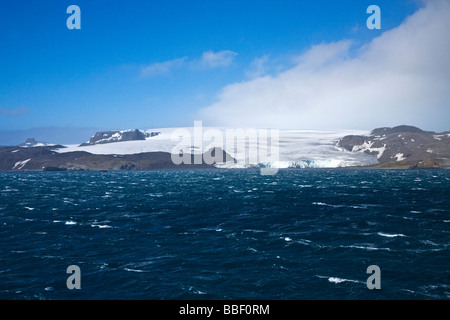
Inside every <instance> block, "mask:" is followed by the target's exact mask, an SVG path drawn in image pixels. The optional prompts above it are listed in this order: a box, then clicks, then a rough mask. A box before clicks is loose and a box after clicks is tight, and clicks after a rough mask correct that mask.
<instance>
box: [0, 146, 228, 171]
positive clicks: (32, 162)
mask: <svg viewBox="0 0 450 320" xmlns="http://www.w3.org/2000/svg"><path fill="white" fill-rule="evenodd" d="M58 148H64V147H63V146H61V145H56V146H47V147H34V148H23V147H0V170H1V171H65V170H153V169H195V168H215V167H214V165H212V164H208V163H205V162H204V161H202V159H204V156H205V155H207V153H209V154H208V155H209V156H210V157H212V158H215V157H216V155H217V156H219V155H220V152H222V159H224V161H234V159H233V158H232V157H231V156H230V155H228V154H227V153H225V152H224V151H223V150H222V149H219V148H214V149H210V150H209V151H208V152H205V153H204V154H203V155H202V154H198V155H195V156H194V155H191V161H190V163H191V164H180V165H175V164H174V163H173V161H172V158H171V154H170V153H167V152H146V153H139V154H129V155H95V154H91V153H88V152H84V151H77V152H67V153H58V152H55V151H54V149H58ZM196 157H199V158H198V159H197V158H196ZM202 157H203V158H202ZM199 159H200V160H199ZM216 159H217V158H216ZM196 160H197V161H196ZM196 163H199V164H196Z"/></svg>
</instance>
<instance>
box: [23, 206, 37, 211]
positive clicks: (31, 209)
mask: <svg viewBox="0 0 450 320" xmlns="http://www.w3.org/2000/svg"><path fill="white" fill-rule="evenodd" d="M25 209H27V210H30V211H33V210H34V209H35V208H31V207H25Z"/></svg>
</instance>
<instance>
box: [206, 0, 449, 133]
mask: <svg viewBox="0 0 450 320" xmlns="http://www.w3.org/2000/svg"><path fill="white" fill-rule="evenodd" d="M448 17H450V2H448V1H445V0H435V1H427V2H426V6H425V7H424V8H422V9H420V10H418V11H417V12H416V13H415V14H413V15H412V16H410V17H409V18H408V19H406V20H405V21H404V22H403V23H402V24H401V25H400V26H398V27H397V28H395V29H392V30H388V31H385V32H384V33H383V34H382V35H381V36H379V37H377V38H375V39H373V40H372V41H371V42H370V43H368V44H366V45H364V46H362V47H360V48H354V47H352V46H354V44H353V43H352V41H349V40H342V41H339V42H336V43H326V44H320V45H316V46H314V47H312V48H311V49H310V50H308V51H307V52H305V53H303V54H302V55H301V56H299V57H298V59H297V60H296V65H295V66H294V67H292V68H290V69H288V70H286V71H283V72H281V73H279V74H277V75H276V76H259V77H257V78H255V79H251V80H249V81H246V82H241V83H236V84H230V85H228V86H226V87H224V88H223V90H222V92H221V93H220V94H219V96H218V99H217V102H215V103H214V104H212V105H211V106H209V107H207V108H204V109H202V110H201V111H200V114H199V118H200V119H202V120H203V121H204V122H205V123H206V124H208V125H218V126H219V125H220V126H238V127H280V128H305V129H306V128H312V129H337V128H339V129H341V128H350V129H372V128H374V127H378V126H393V125H399V124H412V125H417V126H422V127H424V128H425V129H434V128H437V130H438V129H444V130H445V129H446V130H450V126H449V122H448V119H450V105H449V101H450V54H449V53H450V37H449V36H448V34H449V31H450V19H449V18H448ZM351 49H352V50H355V49H356V50H355V51H352V52H356V54H355V53H353V54H352V56H350V50H351Z"/></svg>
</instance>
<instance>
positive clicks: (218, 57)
mask: <svg viewBox="0 0 450 320" xmlns="http://www.w3.org/2000/svg"><path fill="white" fill-rule="evenodd" d="M236 56H237V53H236V52H233V51H230V50H222V51H218V52H213V51H206V52H203V54H202V57H201V59H200V65H201V66H202V67H205V68H217V67H227V66H229V65H231V64H232V63H233V60H234V58H235V57H236Z"/></svg>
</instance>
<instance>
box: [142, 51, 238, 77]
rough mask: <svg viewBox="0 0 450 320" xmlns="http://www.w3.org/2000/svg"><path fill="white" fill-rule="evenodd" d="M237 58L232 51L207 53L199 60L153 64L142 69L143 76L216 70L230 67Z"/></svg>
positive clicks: (179, 59) (185, 59)
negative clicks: (178, 71)
mask: <svg viewBox="0 0 450 320" xmlns="http://www.w3.org/2000/svg"><path fill="white" fill-rule="evenodd" d="M236 56H237V53H236V52H233V51H230V50H222V51H218V52H213V51H206V52H204V53H203V54H202V56H201V57H200V58H199V59H197V60H190V61H189V60H188V57H183V58H178V59H173V60H168V61H164V62H156V63H152V64H150V65H148V66H144V67H142V68H141V76H143V77H154V76H161V75H168V74H170V73H172V71H174V70H177V69H181V68H185V67H193V68H194V69H198V68H199V67H200V68H201V69H214V68H218V67H228V66H230V65H231V64H232V63H233V60H234V58H235V57H236Z"/></svg>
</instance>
